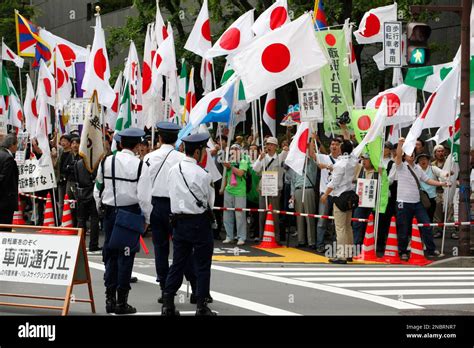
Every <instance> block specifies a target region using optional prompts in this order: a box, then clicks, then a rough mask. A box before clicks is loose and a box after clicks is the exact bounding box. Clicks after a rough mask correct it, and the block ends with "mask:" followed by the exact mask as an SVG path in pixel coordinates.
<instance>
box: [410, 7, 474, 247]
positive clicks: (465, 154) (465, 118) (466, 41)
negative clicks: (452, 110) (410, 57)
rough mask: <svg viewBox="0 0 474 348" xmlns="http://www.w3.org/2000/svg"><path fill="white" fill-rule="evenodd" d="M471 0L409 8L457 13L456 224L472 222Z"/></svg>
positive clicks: (465, 237)
mask: <svg viewBox="0 0 474 348" xmlns="http://www.w3.org/2000/svg"><path fill="white" fill-rule="evenodd" d="M471 6H472V0H461V6H437V5H426V6H421V5H419V6H418V5H417V6H410V11H411V12H412V13H413V14H417V13H420V12H421V11H423V10H427V11H432V12H456V13H457V14H459V15H460V16H461V118H460V119H461V130H460V151H459V167H460V172H459V185H460V190H459V221H471V207H470V196H471V187H470V163H471V162H470V159H471V157H470V147H471V145H470V140H471V113H470V91H469V81H470V58H471V57H470V39H471V38H470V35H471V33H470V24H471V23H470V13H471ZM470 229H471V226H463V225H461V226H459V255H460V256H468V255H470Z"/></svg>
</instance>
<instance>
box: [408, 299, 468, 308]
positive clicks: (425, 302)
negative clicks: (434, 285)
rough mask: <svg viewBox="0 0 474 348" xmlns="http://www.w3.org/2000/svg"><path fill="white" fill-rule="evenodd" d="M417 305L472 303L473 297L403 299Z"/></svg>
mask: <svg viewBox="0 0 474 348" xmlns="http://www.w3.org/2000/svg"><path fill="white" fill-rule="evenodd" d="M404 301H405V302H410V303H413V304H417V305H429V306H433V305H448V304H472V305H474V297H458V298H417V299H410V300H404Z"/></svg>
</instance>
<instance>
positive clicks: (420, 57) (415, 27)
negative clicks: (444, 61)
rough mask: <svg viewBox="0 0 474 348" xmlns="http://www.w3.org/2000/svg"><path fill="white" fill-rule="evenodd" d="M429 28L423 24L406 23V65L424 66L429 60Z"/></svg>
mask: <svg viewBox="0 0 474 348" xmlns="http://www.w3.org/2000/svg"><path fill="white" fill-rule="evenodd" d="M430 35H431V27H430V26H429V25H428V24H425V23H408V27H407V41H408V47H407V62H408V65H412V66H421V65H426V64H427V63H428V62H429V60H430V49H429V48H428V39H429V38H430Z"/></svg>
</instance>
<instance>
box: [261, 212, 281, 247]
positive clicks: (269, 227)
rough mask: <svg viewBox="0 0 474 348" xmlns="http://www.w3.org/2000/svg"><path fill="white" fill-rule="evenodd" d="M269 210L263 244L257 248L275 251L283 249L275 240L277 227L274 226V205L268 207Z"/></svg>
mask: <svg viewBox="0 0 474 348" xmlns="http://www.w3.org/2000/svg"><path fill="white" fill-rule="evenodd" d="M268 209H269V210H270V211H268V212H267V218H266V220H265V228H264V230H263V238H262V242H261V243H260V244H259V245H258V246H257V248H262V249H274V248H281V245H279V244H278V243H277V242H276V239H275V226H274V225H273V214H272V212H271V211H272V210H273V208H272V205H271V204H270V205H268Z"/></svg>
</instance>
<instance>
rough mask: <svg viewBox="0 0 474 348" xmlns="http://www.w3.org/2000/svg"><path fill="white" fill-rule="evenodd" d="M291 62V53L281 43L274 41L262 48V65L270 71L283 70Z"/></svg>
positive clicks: (277, 71)
mask: <svg viewBox="0 0 474 348" xmlns="http://www.w3.org/2000/svg"><path fill="white" fill-rule="evenodd" d="M290 62H291V53H290V50H289V49H288V47H286V46H285V45H283V44H281V43H274V44H271V45H269V46H267V48H265V49H264V50H263V53H262V64H263V67H264V68H265V69H266V70H267V71H269V72H271V73H279V72H282V71H283V70H285V69H286V68H287V67H288V65H290Z"/></svg>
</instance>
